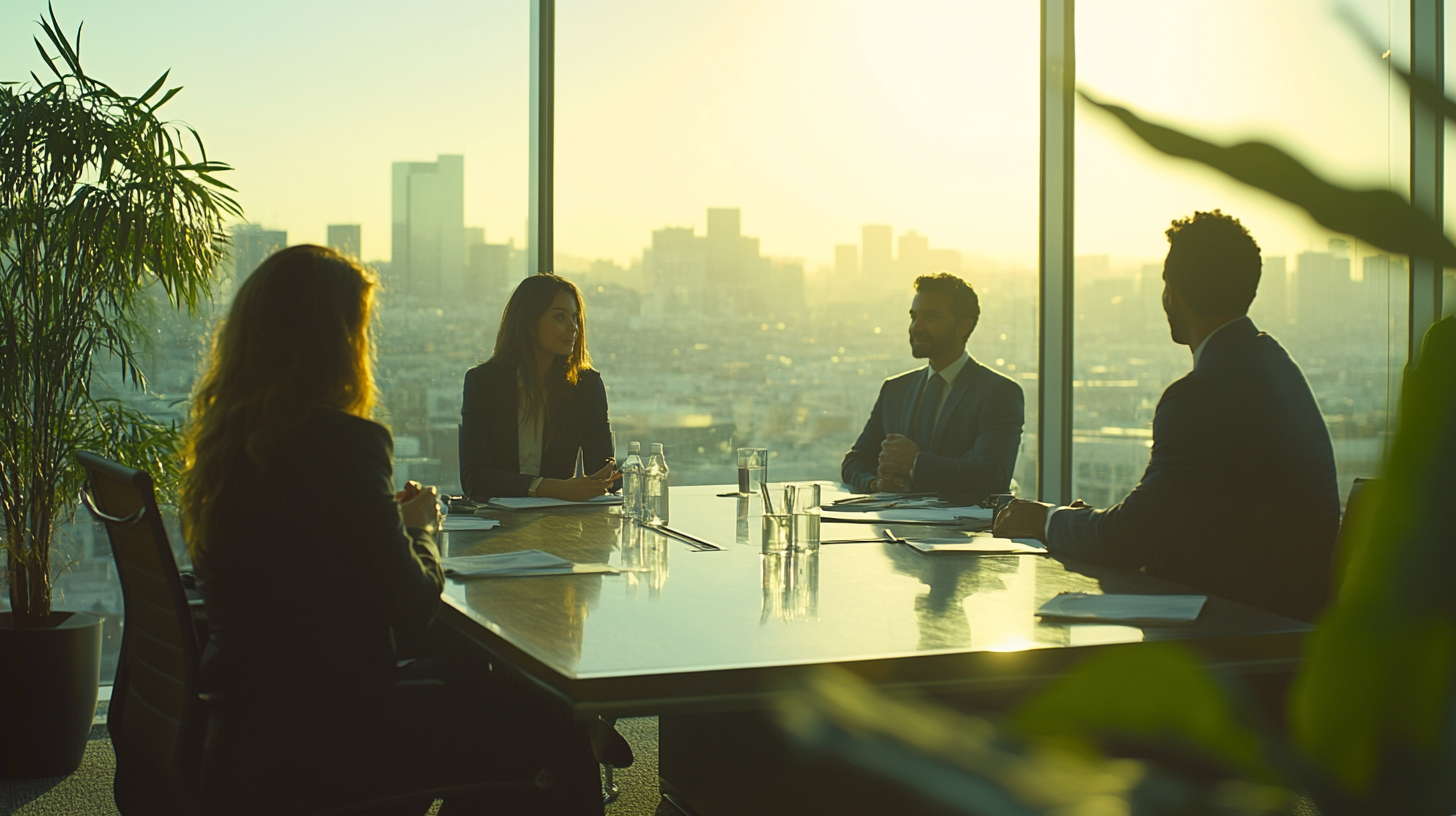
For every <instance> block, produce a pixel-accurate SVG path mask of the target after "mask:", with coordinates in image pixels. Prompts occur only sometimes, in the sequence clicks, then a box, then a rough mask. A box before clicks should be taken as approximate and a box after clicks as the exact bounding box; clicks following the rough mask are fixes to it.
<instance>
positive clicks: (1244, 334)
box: [1048, 317, 1340, 620]
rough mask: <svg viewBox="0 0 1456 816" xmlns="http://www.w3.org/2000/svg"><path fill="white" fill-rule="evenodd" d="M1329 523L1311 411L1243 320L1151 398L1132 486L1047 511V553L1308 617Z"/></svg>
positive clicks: (1327, 465)
mask: <svg viewBox="0 0 1456 816" xmlns="http://www.w3.org/2000/svg"><path fill="white" fill-rule="evenodd" d="M1339 524H1340V499H1339V489H1338V487H1337V486H1336V483H1335V457H1334V451H1333V449H1332V447H1331V445H1330V435H1329V431H1327V430H1326V428H1325V422H1324V418H1323V417H1322V416H1321V415H1320V410H1319V405H1318V404H1316V403H1315V399H1314V394H1313V393H1311V392H1310V389H1309V384H1308V383H1307V382H1305V379H1304V375H1303V374H1302V373H1300V370H1299V367H1298V366H1297V365H1295V363H1294V361H1293V360H1291V359H1289V355H1288V354H1287V353H1286V352H1285V351H1284V349H1283V348H1282V347H1281V346H1280V345H1279V343H1278V342H1277V341H1275V339H1274V338H1273V337H1270V336H1269V335H1267V334H1263V333H1261V332H1260V331H1259V330H1258V329H1257V328H1255V327H1254V323H1253V321H1251V320H1249V319H1248V318H1247V317H1245V318H1241V319H1239V320H1237V321H1235V322H1233V323H1230V324H1229V325H1227V326H1225V327H1223V328H1222V329H1220V330H1219V331H1218V333H1216V334H1214V335H1213V336H1212V337H1210V338H1209V339H1208V344H1207V345H1206V346H1204V348H1203V353H1202V355H1201V356H1200V357H1199V360H1198V364H1197V365H1196V366H1194V368H1193V371H1191V372H1189V374H1188V375H1187V376H1185V377H1183V378H1182V379H1180V380H1178V381H1177V382H1175V383H1173V384H1172V385H1170V386H1168V389H1167V390H1166V391H1164V392H1163V398H1162V399H1161V400H1159V401H1158V408H1157V411H1156V412H1155V414H1154V415H1153V449H1152V458H1151V460H1150V461H1149V462H1148V469H1147V471H1146V472H1145V473H1144V474H1143V478H1142V481H1141V482H1139V483H1138V486H1137V487H1135V488H1134V489H1133V491H1132V492H1131V493H1129V494H1128V496H1127V498H1125V499H1123V501H1122V503H1121V504H1119V505H1117V506H1116V507H1111V508H1108V509H1105V510H1092V509H1080V510H1062V511H1059V512H1058V513H1057V514H1056V515H1055V516H1054V517H1053V518H1052V522H1051V525H1050V527H1051V529H1050V536H1049V538H1048V546H1049V548H1050V550H1051V552H1052V554H1053V555H1056V556H1058V557H1065V558H1069V559H1075V560H1080V561H1089V562H1093V563H1101V564H1110V565H1113V566H1122V567H1127V568H1131V569H1137V568H1140V567H1142V568H1146V570H1147V572H1148V573H1150V574H1152V575H1156V576H1158V577H1160V578H1166V579H1168V580H1170V581H1176V582H1177V583H1180V584H1184V585H1186V586H1190V587H1194V588H1196V589H1199V590H1202V591H1204V592H1209V593H1212V594H1215V595H1221V596H1223V597H1225V598H1230V599H1233V600H1235V601H1242V602H1244V603H1247V604H1251V605H1253V606H1258V607H1261V608H1263V609H1268V610H1271V611H1273V612H1278V613H1280V614H1283V615H1289V616H1290V617H1295V618H1300V619H1302V620H1311V619H1313V617H1314V616H1315V614H1316V613H1317V612H1318V611H1319V609H1320V608H1321V607H1322V606H1324V604H1325V602H1326V601H1327V600H1328V599H1329V593H1330V580H1331V578H1330V561H1331V558H1332V556H1333V552H1334V546H1335V535H1336V533H1337V532H1338V531H1339Z"/></svg>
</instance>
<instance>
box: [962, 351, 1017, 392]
mask: <svg viewBox="0 0 1456 816" xmlns="http://www.w3.org/2000/svg"><path fill="white" fill-rule="evenodd" d="M971 366H975V367H976V369H977V371H976V376H977V377H978V380H977V383H976V384H977V386H978V387H980V388H984V389H986V390H988V391H998V392H1007V393H1009V392H1015V393H1017V394H1020V393H1021V383H1019V382H1017V381H1016V380H1013V379H1012V378H1010V377H1008V376H1006V375H1005V374H1002V373H1001V372H999V371H997V370H996V369H994V368H991V367H990V366H985V365H981V364H980V363H979V362H977V361H976V360H974V359H972V360H971ZM971 366H966V368H970V367H971Z"/></svg>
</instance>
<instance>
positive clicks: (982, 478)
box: [839, 357, 1026, 501]
mask: <svg viewBox="0 0 1456 816" xmlns="http://www.w3.org/2000/svg"><path fill="white" fill-rule="evenodd" d="M924 384H925V369H923V368H917V369H915V370H914V371H907V372H905V373H904V374H900V375H899V376H895V377H891V378H890V379H888V380H885V384H884V385H882V386H880V397H879V399H877V400H875V407H874V410H872V411H871V412H870V419H869V422H866V423H865V427H864V431H863V432H862V433H861V434H860V435H859V439H858V440H856V441H855V443H854V447H853V448H850V450H849V453H846V454H845V455H844V463H843V464H842V465H841V466H840V469H839V470H840V476H841V478H843V479H844V481H845V483H846V484H848V485H850V486H851V487H853V488H854V489H855V490H857V491H859V492H861V493H865V492H868V491H869V488H870V482H871V481H873V480H874V478H875V476H876V474H877V472H878V471H879V462H880V443H881V442H883V441H885V437H886V436H887V435H889V434H892V433H897V434H901V435H902V436H910V429H911V426H912V425H913V424H914V422H915V410H916V398H917V397H918V396H919V394H920V389H921V387H922V386H923V385H924ZM1025 406H1026V401H1025V398H1024V397H1023V396H1022V394H1021V386H1019V385H1017V384H1016V382H1015V381H1014V380H1012V379H1010V378H1009V377H1005V376H1003V375H1001V374H998V373H996V372H995V371H992V370H991V369H989V368H986V367H985V366H983V365H981V364H980V363H978V362H976V360H975V358H974V357H973V358H971V359H970V361H969V362H967V363H966V365H965V367H964V368H962V369H961V373H960V375H958V376H957V377H956V379H955V382H954V383H952V384H951V386H950V392H949V393H948V394H947V395H946V398H945V405H944V406H943V407H942V408H941V409H940V418H939V419H938V420H936V423H935V435H934V437H933V438H932V441H931V444H930V445H928V446H925V447H923V448H922V449H921V451H920V458H919V459H917V460H916V462H915V478H914V479H913V481H912V484H911V489H912V490H914V491H915V492H925V493H929V492H935V493H943V494H947V495H950V496H955V497H958V498H965V499H967V500H969V501H980V500H981V499H984V498H985V497H986V496H988V495H990V494H992V493H1005V492H1006V491H1007V490H1008V489H1009V488H1010V486H1011V472H1012V471H1013V470H1015V469H1016V451H1017V449H1018V448H1020V447H1021V425H1022V422H1023V418H1024V413H1025Z"/></svg>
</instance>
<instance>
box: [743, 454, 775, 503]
mask: <svg viewBox="0 0 1456 816" xmlns="http://www.w3.org/2000/svg"><path fill="white" fill-rule="evenodd" d="M767 478H768V448H739V449H738V493H739V495H743V496H752V495H755V494H757V493H758V486H759V484H761V483H762V482H763V481H764V480H766V479H767Z"/></svg>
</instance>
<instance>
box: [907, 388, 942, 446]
mask: <svg viewBox="0 0 1456 816" xmlns="http://www.w3.org/2000/svg"><path fill="white" fill-rule="evenodd" d="M943 393H945V378H944V377H942V376H940V375H939V374H935V373H932V374H931V375H930V382H929V383H926V385H925V393H923V394H921V395H920V410H919V411H916V412H915V427H914V429H913V430H912V431H911V433H910V438H911V439H913V440H915V444H916V445H919V446H920V449H921V450H929V449H930V443H931V442H932V441H933V437H934V436H935V413H936V409H938V408H940V395H941V394H943Z"/></svg>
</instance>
